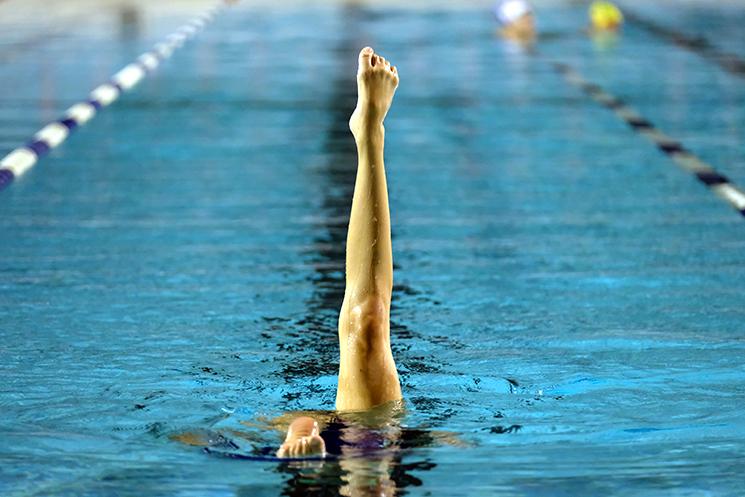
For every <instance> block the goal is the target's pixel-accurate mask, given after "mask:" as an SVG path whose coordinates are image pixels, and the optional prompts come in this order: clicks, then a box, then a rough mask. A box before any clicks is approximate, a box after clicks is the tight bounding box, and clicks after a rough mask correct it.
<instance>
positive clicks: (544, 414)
mask: <svg viewBox="0 0 745 497" xmlns="http://www.w3.org/2000/svg"><path fill="white" fill-rule="evenodd" d="M671 4H672V2H669V3H655V5H647V4H646V3H643V2H627V3H626V4H622V6H624V7H626V8H627V9H629V11H632V10H633V12H634V13H635V14H636V15H637V16H639V17H640V18H644V19H648V20H651V21H653V22H655V23H657V24H660V25H663V26H666V27H668V28H670V29H673V30H676V31H678V32H680V33H683V34H686V35H690V36H693V37H700V36H706V37H707V39H708V40H709V41H710V42H711V44H712V45H713V46H714V47H718V48H719V49H721V50H722V51H727V52H729V53H733V54H735V55H736V56H739V57H743V58H745V50H744V49H743V47H744V45H743V44H742V40H743V34H742V33H743V31H742V25H743V22H745V5H743V4H742V3H736V2H733V3H727V4H726V5H723V6H720V7H719V8H718V9H712V8H711V7H706V6H705V5H704V3H700V4H697V3H685V4H681V5H678V6H677V7H676V8H675V9H672V10H671V9H670V8H669V5H671ZM17 5H18V2H15V3H14V2H13V1H10V2H2V3H0V19H3V18H4V17H5V16H6V13H8V12H10V10H8V9H13V8H15V7H16V6H17ZM128 5H129V6H124V7H122V6H121V4H115V3H111V4H102V5H99V6H96V5H95V4H91V5H88V6H87V7H85V8H83V7H81V8H80V9H77V10H76V9H75V8H72V7H70V8H69V9H68V10H64V9H62V7H61V6H59V5H58V6H56V7H49V8H50V9H52V10H51V11H52V12H54V13H55V14H56V15H57V16H58V17H57V19H59V21H58V22H56V23H53V25H52V24H50V26H52V27H50V26H45V25H43V23H42V24H40V23H41V22H42V21H40V20H38V19H35V20H31V19H30V17H29V16H25V14H24V11H22V10H19V11H16V10H14V11H13V16H9V17H5V19H6V20H4V21H1V22H0V24H2V26H4V27H5V29H4V30H3V34H2V35H0V81H1V83H0V88H2V90H3V91H2V92H1V94H0V155H5V154H6V153H7V152H9V151H10V150H12V149H13V148H15V147H17V146H20V145H22V144H23V143H25V142H26V141H27V140H28V138H29V137H30V136H31V135H33V133H34V132H35V131H37V130H38V129H39V128H40V127H42V126H43V125H44V124H45V123H47V122H49V121H52V120H54V119H57V118H58V117H59V116H60V115H61V113H62V112H63V111H64V110H65V109H66V108H68V107H69V106H70V105H71V104H73V103H74V102H76V101H78V100H79V99H81V98H84V97H85V95H86V94H87V92H88V91H89V90H90V89H92V88H93V87H94V86H95V85H97V84H99V83H100V82H102V81H105V80H106V79H107V78H108V77H109V76H110V75H111V74H113V73H114V72H115V71H116V70H118V69H119V68H121V67H122V66H124V65H125V64H127V63H128V62H130V61H131V60H133V59H134V58H135V57H136V56H137V55H138V54H140V53H142V52H143V51H144V50H147V49H149V48H150V47H151V46H152V45H153V44H154V43H155V42H157V41H159V40H160V39H162V38H163V37H165V36H166V35H168V34H169V33H170V32H172V31H173V30H175V29H176V28H178V27H179V26H180V25H181V24H182V23H183V22H185V21H187V20H188V19H189V18H191V17H192V16H193V15H195V14H197V13H199V12H200V11H201V10H202V9H204V8H206V7H208V6H209V5H210V4H209V3H206V2H199V1H195V2H185V3H183V4H175V5H173V6H170V7H159V8H156V7H153V6H152V5H151V6H149V7H148V6H147V4H146V3H142V2H132V3H131V4H128ZM114 6H116V8H115V7H114ZM55 9H57V10H59V12H57V10H55ZM24 16H25V17H24ZM538 17H539V27H540V29H541V31H542V32H543V33H545V39H544V40H542V41H541V42H540V43H539V45H538V47H539V50H538V51H537V52H535V53H524V52H520V51H519V50H515V49H514V47H510V46H508V45H506V44H504V43H503V42H501V41H500V40H498V39H497V38H495V36H494V28H495V26H494V23H493V20H492V18H491V17H490V14H489V10H488V4H486V3H483V4H468V5H464V6H460V7H457V8H456V7H452V6H449V7H448V6H439V7H430V8H427V9H424V8H420V7H411V8H402V7H393V6H386V5H384V4H383V5H379V6H365V5H364V4H360V5H353V4H349V5H344V4H336V3H329V2H325V3H319V4H317V5H316V4H311V5H303V6H297V5H296V6H292V7H290V6H285V5H283V4H280V5H279V6H275V7H273V8H271V7H267V6H265V5H258V4H256V3H254V2H249V3H247V4H243V5H237V6H235V7H232V8H231V9H230V10H227V11H225V12H223V13H222V14H221V15H220V16H219V17H217V18H216V19H215V21H214V22H212V23H211V24H210V25H209V26H208V27H207V28H206V30H205V31H204V32H203V33H201V34H200V35H199V36H198V37H196V38H195V39H194V40H193V41H190V42H189V44H188V45H186V46H184V47H183V48H182V49H181V50H179V51H178V52H176V53H174V55H173V57H172V58H171V59H170V60H169V61H167V62H166V63H164V64H163V65H162V67H160V68H159V69H158V71H157V72H156V73H154V74H152V75H150V76H148V77H147V79H145V80H143V82H142V83H140V85H139V86H138V87H137V88H136V89H134V90H133V91H131V92H129V93H126V94H124V95H123V96H122V97H121V98H120V99H119V100H118V101H117V102H116V103H114V104H113V105H112V106H111V107H110V108H107V109H105V110H104V111H102V112H101V113H100V115H98V116H97V117H96V118H95V119H94V120H93V121H91V122H90V123H89V124H87V125H86V126H85V127H83V128H81V129H80V130H79V131H77V132H76V133H75V134H74V135H72V136H71V137H70V138H69V139H68V140H67V141H66V142H65V143H64V144H63V145H61V146H60V147H59V148H57V149H55V150H54V151H53V152H52V153H51V154H50V156H49V157H47V158H45V159H43V160H42V161H40V163H39V164H38V165H36V166H35V167H34V168H33V169H32V170H30V171H29V172H28V173H27V174H26V175H24V176H23V177H21V178H19V179H17V180H16V181H15V182H13V184H11V185H10V186H9V187H8V188H6V189H5V190H3V191H1V192H0V212H1V213H2V215H1V216H0V247H1V248H2V254H3V257H2V259H1V260H0V339H1V340H0V378H2V383H1V386H0V408H1V409H2V414H3V415H2V417H0V441H2V449H1V450H0V494H2V495H3V496H14V497H15V496H19V497H20V496H48V495H54V496H77V497H81V496H91V497H92V496H118V497H119V496H143V495H147V496H204V495H208V496H271V495H337V494H339V493H341V494H343V495H371V494H375V493H376V492H377V495H379V494H380V489H381V488H384V490H385V494H386V495H412V496H420V495H421V496H426V495H459V496H460V495H463V496H477V495H500V496H512V495H524V496H579V495H587V496H591V495H592V496H596V495H613V496H657V495H667V496H680V497H683V496H685V497H694V496H695V497H698V496H701V497H703V496H732V497H734V496H739V495H742V489H743V488H745V477H744V476H743V475H744V474H745V458H744V457H743V452H745V418H744V417H743V416H742V411H743V406H745V386H743V380H745V361H744V360H743V357H745V294H744V293H743V289H742V285H743V281H745V219H743V217H742V215H740V213H738V212H737V211H736V210H734V209H732V208H731V206H729V205H727V204H726V203H724V202H722V201H721V200H720V199H719V198H717V197H716V196H715V195H713V194H712V191H710V190H709V189H707V188H706V187H705V186H704V185H702V184H701V183H700V182H698V181H696V179H695V177H694V176H692V175H691V174H690V173H688V172H686V171H684V170H682V169H681V168H679V167H678V166H676V165H675V163H674V162H673V161H672V160H671V158H670V157H668V156H667V155H665V154H664V153H662V152H660V151H659V150H658V149H657V148H656V147H655V146H654V145H653V144H651V143H650V142H649V141H648V140H646V139H644V138H643V137H642V136H640V135H639V133H637V132H635V131H634V130H633V129H631V128H630V127H629V126H628V125H627V124H626V123H624V122H623V121H622V120H620V119H619V118H618V117H617V116H616V115H614V113H613V112H610V111H609V110H608V109H606V108H603V107H602V106H600V105H598V103H597V102H594V101H593V100H592V99H590V98H588V96H587V95H585V94H584V93H583V92H582V91H580V90H579V89H578V88H576V87H573V86H572V85H570V84H568V83H567V82H566V80H565V79H564V78H563V77H562V76H561V75H560V74H558V73H557V72H556V70H554V68H553V66H552V64H551V63H552V62H561V63H564V64H568V65H570V66H571V67H573V68H575V69H576V70H577V71H579V72H581V73H582V74H583V75H584V76H585V77H586V78H587V79H588V80H591V81H592V82H594V83H596V84H598V85H601V86H602V87H603V88H604V89H605V90H606V91H607V92H609V93H611V94H613V95H615V96H618V97H619V98H622V99H624V101H625V102H627V103H628V104H630V105H632V106H633V107H634V108H636V109H637V110H638V111H639V112H640V113H641V114H643V115H644V117H645V118H647V119H649V120H650V121H652V122H653V123H654V124H655V125H656V126H658V127H659V128H660V129H662V130H664V131H665V132H666V133H667V134H668V135H670V136H671V137H674V138H675V139H677V140H679V141H680V142H681V143H682V144H684V145H685V147H687V149H689V150H691V151H692V152H695V154H696V155H697V156H698V157H700V158H701V159H702V160H705V161H707V162H708V163H709V164H711V165H712V166H713V167H715V168H716V170H717V171H718V172H720V173H721V174H724V175H726V176H727V177H728V178H730V180H731V181H732V183H733V184H736V185H739V186H743V185H745V148H743V147H744V146H745V145H744V142H743V130H744V129H745V105H744V104H745V79H743V78H742V77H741V76H738V75H737V74H735V73H732V72H728V71H726V70H724V69H723V68H722V67H721V66H720V65H718V64H717V63H716V62H715V61H713V60H712V59H711V57H710V56H706V55H705V54H701V53H696V52H695V51H691V50H686V49H684V48H682V47H680V46H678V45H676V44H674V43H671V41H670V40H669V39H665V38H664V37H660V36H659V35H658V34H655V33H654V32H653V31H650V30H649V29H646V28H645V27H643V26H641V25H639V24H635V23H634V22H631V21H630V22H629V23H628V25H627V26H626V28H625V30H624V32H623V35H622V37H621V38H620V39H619V40H618V41H617V42H616V43H615V44H612V45H603V46H600V45H598V44H594V43H593V42H592V41H591V40H589V39H588V38H587V36H586V35H585V34H583V32H582V28H583V27H584V21H585V6H584V5H583V4H579V3H560V2H553V3H546V4H544V5H540V6H539V10H538ZM39 33H41V35H40V34H39ZM737 40H740V42H738V41H737ZM368 44H369V45H372V46H374V47H375V48H376V49H377V50H379V51H380V52H381V53H383V54H384V55H385V56H386V57H387V58H389V59H390V60H392V61H394V62H395V63H396V65H397V66H398V68H399V72H400V75H401V86H400V88H399V90H398V93H397V96H396V100H395V102H394V105H393V108H392V110H391V112H390V114H389V116H388V119H387V147H386V148H387V150H386V154H387V159H386V161H387V169H388V182H389V188H390V201H391V210H392V224H393V248H394V258H395V281H396V286H395V289H394V308H393V312H392V321H393V324H392V341H393V346H394V355H395V357H396V360H397V363H398V365H399V368H400V372H401V376H402V382H403V389H404V395H405V397H406V405H405V410H404V411H402V412H399V413H397V415H396V416H394V417H393V418H391V419H388V420H387V424H386V426H384V427H382V428H379V429H377V430H378V431H380V432H381V433H383V434H390V433H394V434H395V433H397V434H398V435H392V438H391V439H395V440H398V441H397V442H392V443H391V446H390V447H389V448H388V449H386V450H384V451H382V452H380V453H375V454H362V455H360V456H356V457H349V458H347V459H346V460H344V458H342V460H329V461H327V462H323V463H308V464H279V463H277V462H273V461H241V460H232V459H225V458H220V457H213V456H210V455H208V454H205V453H203V452H202V451H201V450H200V449H199V448H198V447H192V446H188V445H184V444H181V443H178V442H176V441H174V440H173V437H174V436H176V435H178V434H182V433H184V432H196V433H201V434H203V435H205V436H208V437H212V438H213V439H215V438H216V437H218V436H224V437H226V438H229V439H230V440H233V441H234V442H235V443H236V444H237V445H238V446H239V447H240V450H241V451H245V452H252V451H261V450H264V449H267V448H268V447H274V446H276V445H277V444H278V443H279V441H280V437H281V435H280V434H279V433H273V432H271V431H264V430H261V429H259V428H257V427H256V426H255V425H253V424H251V423H253V422H256V421H257V420H261V419H263V418H266V419H271V418H274V417H277V416H280V415H282V414H283V413H286V412H290V411H296V410H314V409H317V410H328V409H331V408H332V407H333V401H334V395H335V385H336V383H335V382H336V377H335V375H336V368H337V339H336V317H337V313H338V308H339V305H340V303H341V297H342V293H343V255H344V240H345V235H346V222H347V215H348V210H349V206H350V202H351V192H352V187H353V177H354V166H355V162H356V152H355V149H354V143H353V141H352V139H351V135H350V134H349V133H348V130H347V123H346V121H347V119H348V116H349V114H350V113H351V110H352V108H353V107H354V103H355V98H356V93H355V92H356V88H355V81H354V71H355V64H356V59H355V57H356V53H357V51H358V50H359V48H360V47H362V46H364V45H368ZM738 413H740V414H738ZM247 423H248V424H247ZM237 432H239V434H237Z"/></svg>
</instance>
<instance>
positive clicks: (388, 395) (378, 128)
mask: <svg viewBox="0 0 745 497" xmlns="http://www.w3.org/2000/svg"><path fill="white" fill-rule="evenodd" d="M397 86H398V71H397V70H396V67H395V66H391V65H390V63H389V62H388V61H386V60H385V59H384V58H383V57H381V56H379V55H377V54H376V53H374V51H373V49H372V48H369V47H367V48H364V49H363V50H362V51H361V52H360V56H359V70H358V72H357V91H358V100H357V108H356V109H355V111H354V113H353V114H352V117H351V119H350V120H349V127H350V129H351V130H352V134H353V135H354V138H355V141H356V143H357V156H358V165H357V179H356V182H355V186H354V197H353V199H352V212H351V216H350V220H349V231H348V234H347V260H346V266H347V275H346V291H345V295H344V303H343V304H342V308H341V313H340V315H339V346H340V363H339V385H338V389H337V394H336V408H337V409H338V410H359V409H368V408H370V407H373V406H376V405H379V404H382V403H384V402H388V401H391V400H397V399H400V398H401V386H400V384H399V380H398V373H397V371H396V365H395V363H394V361H393V354H392V353H391V345H390V306H391V291H392V288H393V258H392V252H391V223H390V214H389V210H388V190H387V186H386V178H385V167H384V164H383V145H384V140H385V128H384V127H383V120H384V119H385V116H386V114H387V113H388V109H389V108H390V105H391V102H392V100H393V94H394V93H395V91H396V87H397Z"/></svg>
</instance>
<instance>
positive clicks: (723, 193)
mask: <svg viewBox="0 0 745 497" xmlns="http://www.w3.org/2000/svg"><path fill="white" fill-rule="evenodd" d="M552 65H553V67H554V69H555V70H556V71H557V72H559V73H560V74H561V75H562V76H564V78H565V79H566V80H567V81H568V82H569V83H570V84H571V85H573V86H575V87H577V88H579V89H580V90H582V91H583V92H584V93H585V94H587V95H588V96H589V97H590V98H592V99H593V100H595V101H596V102H598V103H599V104H601V105H602V106H604V107H606V108H608V109H610V110H612V111H613V112H614V113H615V114H616V115H617V116H618V117H620V118H621V119H622V120H623V121H625V122H626V124H628V125H629V126H631V128H632V129H633V130H634V131H636V132H637V133H639V134H640V135H642V136H644V137H646V138H647V139H648V140H650V141H651V142H652V143H654V144H655V145H656V146H657V148H659V149H660V150H661V151H662V152H664V153H665V154H666V155H667V156H669V157H670V158H671V159H672V160H673V161H674V162H675V163H676V164H677V165H678V166H680V167H681V168H682V169H684V170H685V171H688V172H690V173H692V174H693V175H694V176H695V177H696V178H697V179H698V180H699V181H700V182H701V183H703V184H704V185H706V186H707V187H708V188H709V189H710V190H711V191H713V192H714V193H715V194H716V195H717V196H718V197H719V198H721V199H722V200H724V201H725V202H727V203H728V204H729V205H731V206H732V207H734V208H735V209H737V210H738V211H739V212H740V214H742V215H743V216H745V192H743V190H741V189H740V188H738V187H737V186H736V185H734V184H733V183H732V182H731V181H730V180H729V178H727V177H726V176H724V175H723V174H721V173H719V172H718V171H717V170H716V169H714V168H713V167H712V166H711V165H710V164H708V163H706V162H705V161H703V160H702V159H701V158H699V157H698V156H696V155H695V154H694V153H693V152H691V151H690V150H688V149H686V148H685V147H684V146H683V144H681V143H680V142H679V141H677V140H675V139H673V138H671V137H670V136H668V135H666V134H665V133H663V132H662V131H660V130H659V129H658V128H656V127H655V126H654V125H653V124H652V123H651V122H650V121H649V120H648V119H646V118H644V117H643V116H642V115H641V114H639V113H638V112H637V111H636V110H634V109H633V108H631V107H630V106H628V105H627V104H625V103H624V102H623V100H621V99H620V98H618V97H615V96H613V95H611V94H610V93H608V92H606V91H605V90H603V89H602V88H601V87H600V86H599V85H596V84H595V83H591V82H589V81H587V80H586V79H585V78H584V77H583V76H582V75H581V74H580V73H578V72H577V71H576V70H574V69H573V68H571V67H570V66H568V65H567V64H562V63H559V62H554V63H552Z"/></svg>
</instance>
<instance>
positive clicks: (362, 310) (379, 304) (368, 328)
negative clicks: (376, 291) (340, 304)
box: [349, 295, 390, 334]
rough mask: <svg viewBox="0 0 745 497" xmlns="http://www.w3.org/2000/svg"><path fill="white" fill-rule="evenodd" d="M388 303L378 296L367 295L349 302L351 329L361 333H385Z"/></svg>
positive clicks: (388, 311)
mask: <svg viewBox="0 0 745 497" xmlns="http://www.w3.org/2000/svg"><path fill="white" fill-rule="evenodd" d="M389 313H390V310H389V303H388V301H387V300H386V299H385V298H383V297H381V296H379V295H368V296H366V297H364V298H362V299H360V300H352V301H350V302H349V317H350V321H351V323H352V324H353V326H352V327H353V329H355V330H357V331H359V332H362V333H372V334H376V332H384V331H385V332H387V330H388V317H389Z"/></svg>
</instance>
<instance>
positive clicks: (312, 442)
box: [277, 416, 326, 457]
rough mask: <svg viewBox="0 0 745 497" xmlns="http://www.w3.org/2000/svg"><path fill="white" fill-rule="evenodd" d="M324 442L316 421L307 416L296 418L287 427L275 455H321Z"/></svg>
mask: <svg viewBox="0 0 745 497" xmlns="http://www.w3.org/2000/svg"><path fill="white" fill-rule="evenodd" d="M325 454H326V444H325V443H324V441H323V438H321V436H320V435H319V428H318V423H317V422H316V420H315V419H313V418H310V417H308V416H301V417H299V418H296V419H295V420H294V421H293V422H292V424H290V427H289V428H288V429H287V437H286V438H285V441H284V443H283V444H282V446H281V447H280V448H279V450H278V451H277V457H304V456H316V455H317V456H323V455H325Z"/></svg>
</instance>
